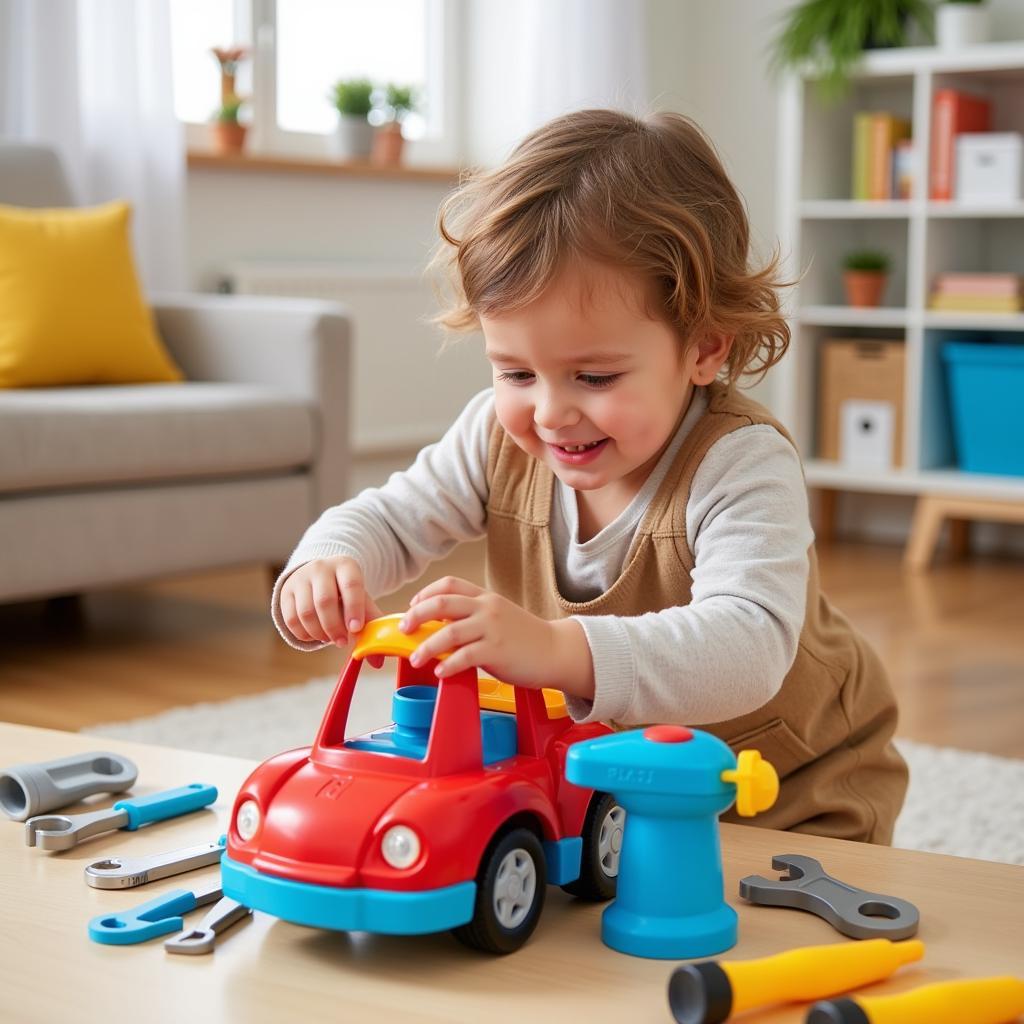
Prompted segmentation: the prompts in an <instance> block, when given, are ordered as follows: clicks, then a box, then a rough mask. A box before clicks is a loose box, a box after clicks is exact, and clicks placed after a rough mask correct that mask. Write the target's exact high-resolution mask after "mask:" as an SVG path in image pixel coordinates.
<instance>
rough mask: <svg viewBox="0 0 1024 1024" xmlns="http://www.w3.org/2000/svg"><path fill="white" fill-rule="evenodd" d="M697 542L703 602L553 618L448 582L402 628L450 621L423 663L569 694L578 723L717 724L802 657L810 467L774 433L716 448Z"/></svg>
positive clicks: (739, 437)
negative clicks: (627, 613) (806, 472)
mask: <svg viewBox="0 0 1024 1024" xmlns="http://www.w3.org/2000/svg"><path fill="white" fill-rule="evenodd" d="M686 520H687V534H688V537H690V538H692V540H691V549H692V550H693V552H694V555H695V559H696V566H695V569H694V572H693V588H692V600H691V603H690V604H688V605H678V606H675V607H672V608H666V609H665V610H663V611H659V612H650V613H648V614H646V615H639V616H633V617H619V616H612V615H593V616H573V617H572V618H569V619H562V620H559V621H556V622H547V621H545V620H544V619H540V618H538V617H537V616H535V615H533V614H531V613H530V612H528V611H526V610H525V609H523V608H520V607H518V606H517V605H515V604H513V603H512V602H511V601H509V600H507V599H506V598H503V597H501V596H500V595H498V594H494V593H491V592H489V591H486V590H483V589H482V588H480V587H478V586H476V584H473V583H469V582H467V581H466V580H460V579H455V578H452V577H448V578H446V579H443V580H437V581H436V582H434V583H431V584H430V585H429V586H427V587H425V588H424V589H423V590H422V591H420V592H419V593H418V594H417V595H416V596H415V597H414V598H413V601H412V604H411V606H410V608H409V611H408V612H407V613H406V615H405V617H404V620H403V628H404V629H405V630H406V631H407V632H412V631H413V630H414V629H415V628H416V627H417V626H418V625H419V624H420V623H422V622H424V621H426V620H427V619H435V618H440V619H447V620H449V624H448V625H447V626H445V627H444V629H441V630H439V631H438V632H437V633H435V634H434V635H433V636H431V637H430V638H429V639H428V640H425V641H424V642H423V643H422V644H421V645H420V647H419V648H418V649H417V651H416V653H415V654H414V656H413V663H414V664H422V663H425V662H426V661H427V660H428V659H429V658H431V657H436V656H437V655H438V654H440V653H441V652H442V651H449V650H450V651H454V653H453V654H452V655H451V656H450V657H448V658H447V659H446V660H445V661H443V662H442V663H441V664H440V665H439V666H438V669H437V671H438V673H439V674H440V675H450V674H452V673H453V672H457V671H459V670H460V669H464V668H467V667H469V666H471V665H477V666H480V667H482V668H484V669H485V670H487V671H488V672H490V673H491V674H492V675H495V676H497V677H498V678H499V679H503V680H505V681H506V682H510V683H517V684H519V685H523V686H551V687H554V688H556V689H561V690H564V691H565V694H566V698H567V702H568V706H569V711H570V713H571V714H572V715H573V717H574V718H576V719H577V720H581V721H608V720H612V719H614V720H615V721H618V722H622V723H625V724H629V723H644V722H684V723H690V724H695V725H696V724H700V723H703V722H717V721H723V720H725V719H729V718H735V717H737V716H738V715H741V714H745V713H746V712H749V711H753V710H754V709H755V708H758V707H760V706H761V705H762V704H764V703H766V702H767V701H768V700H770V699H771V698H772V696H774V694H775V693H776V692H777V690H778V688H779V686H780V685H781V683H782V679H783V677H784V676H785V674H786V672H787V671H788V670H789V667H790V665H791V664H792V663H793V659H794V657H795V656H796V646H797V642H798V639H799V636H800V631H801V629H802V627H803V619H804V604H805V602H806V588H807V573H808V557H807V552H808V547H809V546H810V543H811V539H812V533H811V528H810V522H809V519H808V513H807V492H806V488H805V486H804V482H803V474H802V472H801V469H800V460H799V458H798V456H797V454H796V452H795V451H794V450H793V448H792V446H791V445H790V444H789V443H788V442H787V441H786V440H785V439H784V438H783V437H782V436H781V435H780V434H779V433H778V432H777V431H775V430H774V429H773V428H771V427H762V426H756V427H748V428H743V429H741V430H737V431H735V432H734V433H732V434H730V435H728V436H727V437H726V438H723V439H722V440H721V441H719V442H718V443H717V444H716V445H715V446H714V447H713V448H712V449H711V451H710V452H709V453H708V455H707V456H706V457H705V459H704V462H703V463H702V464H701V467H700V469H699V470H698V472H697V474H696V475H695V477H694V481H693V486H692V488H691V492H690V501H689V503H688V506H687V514H686Z"/></svg>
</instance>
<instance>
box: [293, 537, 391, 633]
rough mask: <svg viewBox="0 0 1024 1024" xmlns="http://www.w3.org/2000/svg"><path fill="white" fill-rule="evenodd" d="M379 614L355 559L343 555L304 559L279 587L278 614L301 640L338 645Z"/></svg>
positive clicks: (379, 611)
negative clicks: (303, 562) (309, 560)
mask: <svg viewBox="0 0 1024 1024" xmlns="http://www.w3.org/2000/svg"><path fill="white" fill-rule="evenodd" d="M380 614H381V610H380V609H379V608H378V607H377V605H376V604H375V603H374V602H373V599H372V598H371V597H370V596H369V595H368V594H367V593H366V588H365V586H364V584H363V570H362V569H360V567H359V563H358V562H356V561H355V560H354V559H351V558H346V557H345V556H343V555H339V556H338V557H336V558H316V559H314V560H313V561H312V562H307V563H306V564H305V565H303V566H300V567H299V568H298V569H296V570H295V572H293V573H292V574H291V576H289V577H288V579H287V580H285V583H284V586H283V587H282V588H281V617H282V618H283V619H284V621H285V625H286V626H287V627H288V628H289V629H290V630H291V632H292V636H294V637H295V639H296V640H300V641H303V642H305V643H308V642H310V641H317V642H319V643H332V644H337V645H338V646H339V647H342V646H344V645H345V644H347V643H348V640H349V634H350V633H357V632H359V630H361V629H362V628H363V625H364V624H365V622H366V620H367V619H375V618H377V616H378V615H380Z"/></svg>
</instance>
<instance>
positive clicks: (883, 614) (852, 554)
mask: <svg viewBox="0 0 1024 1024" xmlns="http://www.w3.org/2000/svg"><path fill="white" fill-rule="evenodd" d="M901 554H902V552H901V550H900V549H897V548H888V547H876V546H859V545H856V546H855V545H835V546H832V547H828V548H823V549H822V550H821V551H820V552H819V556H820V561H821V570H822V580H823V583H824V586H825V589H826V592H827V593H828V595H829V596H830V598H831V599H832V601H833V602H834V603H835V604H836V605H837V606H838V607H839V608H841V609H842V610H843V611H845V612H846V613H847V614H848V615H849V616H850V617H851V618H852V619H853V621H854V622H855V623H856V624H857V626H858V627H859V628H860V629H861V630H862V631H863V632H864V633H865V634H866V635H867V636H868V638H869V639H870V640H871V641H872V643H874V645H875V646H876V647H877V648H878V649H879V651H880V652H881V654H882V657H883V659H884V661H885V663H886V665H887V666H888V667H889V671H890V673H891V675H892V678H893V681H894V683H895V685H896V688H897V691H898V694H899V699H900V706H901V725H900V730H899V731H900V734H901V735H903V736H906V737H909V738H911V739H916V740H920V741H923V742H927V743H934V744H938V745H943V746H955V747H961V748H964V749H970V750H984V751H988V752H990V753H994V754H1002V755H1005V756H1016V757H1021V756H1024V699H1022V698H1024V615H1022V608H1024V600H1022V596H1024V563H1021V562H1009V561H1001V560H989V561H985V560H983V559H981V558H975V559H974V560H972V561H969V562H963V563H959V564H950V563H940V564H939V565H937V566H936V568H934V569H933V570H932V571H931V572H929V573H926V574H922V575H907V574H905V573H904V572H903V570H902V568H901V564H900V558H901ZM481 562H482V552H481V547H480V545H472V546H467V547H465V548H463V549H460V550H458V551H457V552H456V553H455V554H454V555H453V556H452V557H451V558H450V559H448V561H446V562H445V563H439V564H438V565H436V566H434V567H432V569H431V572H430V576H429V578H431V579H432V578H436V576H438V575H441V574H443V573H445V572H454V573H457V574H459V575H463V576H467V577H469V578H472V579H476V580H478V581H479V580H480V579H481V571H482V565H481ZM415 589H416V586H415V585H413V586H410V587H408V588H406V589H404V590H403V591H401V592H400V593H398V594H396V595H392V597H391V598H387V599H385V600H384V601H382V602H381V603H382V605H383V606H384V608H385V610H386V611H398V610H400V609H401V608H403V607H404V606H405V602H406V601H407V600H408V597H409V596H410V595H411V594H412V593H413V592H414V591H415ZM268 595H269V583H268V578H267V575H266V574H265V572H264V571H263V570H261V569H259V568H253V569H240V570H235V571H230V572H220V573H216V574H211V575H206V576H193V577H190V578H188V579H181V580H174V581H165V582H162V583H159V584H152V585H149V586H145V587H137V588H130V589H123V590H116V591H108V592H105V593H97V594H92V595H89V596H87V597H85V598H84V599H82V600H81V601H78V602H75V601H68V602H63V603H60V602H57V603H49V604H47V603H42V602H37V603H31V604H21V605H0V719H3V720H7V721H13V722H22V723H26V724H30V725H40V726H47V727H50V728H56V729H81V728H84V727H87V726H88V725H90V724H92V723H96V722H103V721H117V720H123V719H128V718H136V717H139V716H142V715H150V714H155V713H156V712H158V711H162V710H165V709H167V708H170V707H174V706H175V705H179V704H191V703H196V702H198V701H217V700H226V699H228V698H230V697H235V696H240V695H242V694H250V693H257V692H259V691H262V690H269V689H272V688H274V687H279V686H288V685H291V684H294V683H299V682H304V681H305V680H306V679H309V678H311V677H313V676H322V675H330V674H333V673H335V672H337V671H338V669H339V668H340V667H341V665H342V664H343V662H344V657H345V652H344V651H341V650H338V649H337V648H331V649H329V650H324V651H318V652H315V653H310V654H303V653H300V652H298V651H294V650H292V649H291V648H289V647H287V646H286V645H285V644H284V642H283V641H282V640H281V639H280V637H279V636H278V635H277V633H276V631H275V630H274V628H273V626H272V625H271V623H270V619H269V616H268V614H267V601H268Z"/></svg>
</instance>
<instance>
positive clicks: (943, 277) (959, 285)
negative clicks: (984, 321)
mask: <svg viewBox="0 0 1024 1024" xmlns="http://www.w3.org/2000/svg"><path fill="white" fill-rule="evenodd" d="M1022 291H1024V277H1022V276H1021V275H1020V274H1002V273H979V272H976V273H965V272H960V271H950V272H947V273H945V274H937V275H936V276H935V292H936V293H938V294H941V295H995V296H1000V297H1004V298H1005V297H1006V296H1009V295H1020V294H1021V293H1022Z"/></svg>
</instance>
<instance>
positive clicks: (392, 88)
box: [370, 82, 416, 167]
mask: <svg viewBox="0 0 1024 1024" xmlns="http://www.w3.org/2000/svg"><path fill="white" fill-rule="evenodd" d="M377 95H378V100H379V102H378V104H377V107H376V109H375V110H374V114H375V120H376V123H377V127H376V129H375V130H374V133H373V151H372V152H371V154H370V159H371V160H372V161H373V163H375V164H383V165H385V166H392V167H393V166H396V165H397V164H400V163H401V162H402V145H403V143H404V141H405V140H404V138H403V137H402V122H403V121H404V120H405V118H406V116H407V115H408V114H409V113H410V112H411V111H413V110H415V109H416V101H415V99H414V98H413V88H412V86H411V85H395V83H394V82H390V83H388V85H387V86H386V87H385V89H384V90H383V95H381V94H380V93H379V92H378V94H377Z"/></svg>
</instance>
